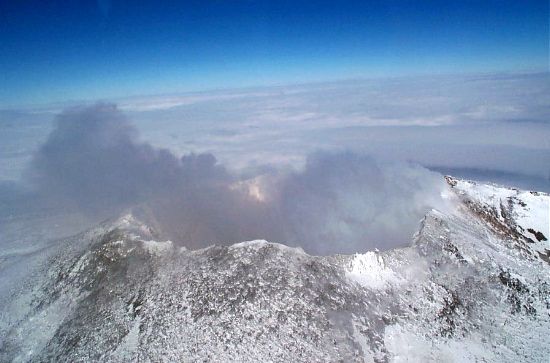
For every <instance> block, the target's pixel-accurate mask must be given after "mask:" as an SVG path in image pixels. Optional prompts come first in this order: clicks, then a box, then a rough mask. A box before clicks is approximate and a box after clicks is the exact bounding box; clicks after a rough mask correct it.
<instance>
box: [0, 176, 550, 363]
mask: <svg viewBox="0 0 550 363" xmlns="http://www.w3.org/2000/svg"><path fill="white" fill-rule="evenodd" d="M459 187H460V185H458V186H457V184H456V183H455V184H454V185H453V190H457V188H459ZM459 196H460V197H461V198H465V197H467V195H465V194H460V193H459ZM541 197H547V196H545V195H541ZM468 201H469V202H468V203H465V204H462V205H460V206H459V207H457V210H456V211H454V212H453V213H450V214H443V213H440V212H437V211H432V212H430V213H428V214H427V215H426V217H425V218H424V219H423V221H422V222H421V224H420V227H419V231H418V233H417V234H416V236H415V238H414V242H413V243H412V244H411V246H410V247H406V248H402V249H395V250H390V251H385V252H368V253H365V254H358V255H350V256H344V255H336V256H328V257H319V256H310V255H308V254H306V253H304V252H303V251H302V250H301V249H299V248H290V247H286V246H284V245H281V244H273V243H268V242H265V241H252V242H243V243H238V244H235V245H232V246H212V247H209V248H205V249H200V250H195V251H189V250H186V249H184V248H180V247H178V246H177V244H174V243H171V242H170V241H166V242H158V241H155V240H154V238H155V231H154V230H152V229H151V228H149V227H148V226H146V225H145V224H144V223H142V222H140V221H138V220H137V219H136V218H134V217H133V216H131V215H128V216H125V217H123V218H121V219H119V220H117V221H114V222H107V223H105V224H103V225H100V226H98V227H97V228H95V229H93V230H90V231H88V232H86V233H83V234H81V235H78V236H75V237H73V238H71V239H69V240H65V241H61V242H60V243H59V244H58V245H57V246H56V247H55V250H52V252H51V256H52V257H51V258H50V259H49V261H48V263H47V264H45V265H44V266H43V267H42V269H40V270H39V271H37V273H36V274H35V275H34V278H33V279H32V281H31V282H30V283H29V286H30V287H31V288H30V289H29V288H27V287H26V288H25V289H24V290H22V291H20V292H18V293H17V294H16V295H15V298H14V301H13V302H12V306H10V307H5V308H4V310H3V316H8V315H9V316H10V319H11V320H10V324H2V325H3V328H2V335H3V339H2V342H1V343H0V361H36V362H38V361H58V362H78V361H109V362H119V361H205V360H206V361H235V360H237V361H280V362H282V361H293V362H301V361H303V362H312V361H346V362H348V361H349V362H353V361H356V362H364V361H367V362H369V361H376V362H386V361H394V360H398V359H399V358H409V359H411V360H413V361H430V360H431V361H442V360H443V361H445V360H447V361H448V360H449V359H455V358H456V359H458V358H461V359H466V360H475V359H486V360H491V361H510V360H513V359H521V360H528V361H543V359H544V357H545V356H547V355H548V354H550V351H549V350H548V347H549V346H550V345H549V344H548V343H549V342H548V339H549V338H548V334H546V333H547V332H548V329H550V318H549V312H550V287H549V286H548V283H547V281H548V277H549V273H550V270H549V266H548V264H546V263H545V262H543V261H542V260H541V259H540V258H539V257H538V255H537V253H535V252H533V251H532V250H531V249H532V248H539V247H540V246H535V245H534V244H532V243H527V242H525V241H524V240H523V239H521V238H520V237H518V236H517V235H516V234H509V235H506V234H505V233H503V232H502V230H497V229H496V228H495V227H494V226H493V225H491V224H490V223H488V222H487V220H486V219H485V218H480V216H479V215H480V212H479V211H480V210H485V209H484V208H489V206H488V205H483V204H481V201H480V200H479V199H475V198H468ZM472 203H476V205H477V209H472ZM518 205H520V204H518ZM526 205H528V204H526ZM520 206H521V205H520ZM521 207H522V208H523V206H521ZM510 208H512V210H510V211H509V212H510V216H512V217H513V216H514V215H515V214H514V213H515V212H514V209H513V208H514V207H513V206H512V207H510ZM512 220H513V218H512V219H510V218H508V219H507V220H505V219H502V221H504V222H502V223H511V222H510V221H512ZM506 221H508V222H506ZM499 223H500V222H499ZM514 223H515V222H514ZM518 223H519V222H518ZM516 224H517V223H516ZM508 227H509V228H512V227H513V226H508ZM518 243H521V246H522V248H521V249H518V248H517V246H518ZM540 243H544V242H540ZM504 347H506V348H505V349H504Z"/></svg>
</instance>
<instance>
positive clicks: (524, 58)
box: [0, 0, 549, 108]
mask: <svg viewBox="0 0 550 363" xmlns="http://www.w3.org/2000/svg"><path fill="white" fill-rule="evenodd" d="M548 24H549V13H548V0H544V1H527V0H526V1H443V0H439V1H358V2H353V1H327V2H325V1H298V0H294V1H204V0H203V1H174V2H171V1H158V0H157V1H125V2H123V1H116V0H113V1H107V0H101V1H47V0H43V1H35V2H33V1H7V0H1V1H0V69H1V72H0V83H1V84H2V86H1V87H0V108H7V107H14V106H17V105H24V104H38V103H49V102H63V101H67V100H75V99H98V98H99V99H108V98H112V97H125V96H132V95H142V94H154V93H172V92H181V91H194V90H205V89H216V88H230V87H243V86H260V85H272V84H285V83H298V82H309V81H323V80H332V79H339V78H353V77H379V76H382V77H384V76H394V75H399V76H401V75H416V74H426V73H457V72H458V73H467V72H501V71H510V72H516V71H547V70H548V47H549V40H548Z"/></svg>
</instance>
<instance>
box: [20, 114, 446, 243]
mask: <svg viewBox="0 0 550 363" xmlns="http://www.w3.org/2000/svg"><path fill="white" fill-rule="evenodd" d="M27 175H28V177H29V180H31V182H32V184H33V185H34V186H35V187H36V188H37V189H38V191H39V193H40V194H42V195H44V196H45V197H46V199H47V200H48V201H49V203H51V204H52V205H53V204H55V205H57V206H60V207H63V208H69V209H72V210H76V211H80V212H83V213H86V214H89V215H94V216H98V217H108V216H114V215H116V214H118V213H120V212H122V211H123V210H125V209H128V208H133V209H134V210H136V211H140V212H141V213H142V214H144V215H147V216H149V217H148V218H149V222H150V223H154V224H155V225H156V227H157V228H158V229H159V230H160V232H161V233H162V234H163V237H165V238H170V239H172V240H174V241H175V242H178V243H181V244H183V245H185V246H187V247H190V248H199V247H205V246H208V245H211V244H213V243H217V244H224V243H234V242H239V241H243V240H250V239H257V238H263V239H267V240H270V241H274V242H282V243H285V244H290V245H296V246H301V247H303V248H304V249H305V250H306V251H307V252H310V253H313V254H329V253H352V252H357V251H366V250H370V249H373V248H379V249H388V248H392V247H396V246H400V245H405V244H408V243H410V240H411V236H412V235H413V233H414V231H415V230H416V229H417V227H418V223H419V221H420V219H421V218H422V217H423V215H424V214H425V212H426V211H427V210H429V209H430V208H440V209H441V208H446V203H447V202H446V201H445V200H444V199H443V198H441V193H442V192H444V190H445V188H446V186H445V184H444V181H443V179H442V177H441V175H439V174H436V173H433V172H430V171H428V170H426V169H424V168H421V167H419V166H415V165H410V164H401V163H379V162H376V161H375V160H373V159H371V158H369V157H365V156H361V155H357V154H352V153H336V154H335V153H316V154H312V155H310V156H309V157H308V158H307V161H306V164H305V167H304V168H303V170H299V171H293V172H282V171H272V172H268V173H264V174H261V175H256V176H255V177H253V178H250V176H248V177H247V178H246V179H244V178H243V177H241V176H239V175H235V174H234V173H230V172H229V171H228V169H226V168H225V167H224V166H222V165H219V164H218V163H217V161H216V158H215V157H214V156H213V155H212V154H208V153H206V154H188V155H184V156H183V157H181V158H178V157H176V156H175V155H174V154H173V153H172V152H170V151H169V150H166V149H159V148H155V147H152V146H151V145H149V144H147V143H143V142H140V141H139V140H138V135H137V131H136V130H135V129H134V128H133V127H132V126H131V125H130V124H129V122H128V120H127V119H126V118H125V117H124V115H123V114H122V113H121V112H120V111H118V110H117V108H116V106H114V105H111V104H97V105H94V106H91V107H87V108H75V109H70V110H67V111H65V112H63V113H62V114H60V115H59V116H58V117H57V124H56V128H55V130H54V131H53V132H52V133H51V134H50V136H49V138H48V140H47V141H46V143H45V144H44V145H43V146H42V147H41V148H40V150H39V151H38V152H37V153H36V155H35V157H34V160H33V162H32V166H31V168H30V169H29V171H28V174H27Z"/></svg>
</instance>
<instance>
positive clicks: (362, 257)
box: [346, 251, 401, 289]
mask: <svg viewBox="0 0 550 363" xmlns="http://www.w3.org/2000/svg"><path fill="white" fill-rule="evenodd" d="M346 274H347V276H348V278H349V279H351V280H353V281H355V282H357V283H359V284H360V285H362V286H365V287H369V288H372V289H383V288H385V287H387V286H388V285H392V284H399V283H400V282H401V279H400V278H399V276H398V275H397V274H396V273H395V272H394V271H393V270H392V269H391V268H389V267H387V266H386V264H385V263H384V259H383V258H382V256H380V255H379V254H378V252H375V251H374V252H373V251H371V252H367V253H363V254H355V255H354V257H353V260H352V261H351V264H350V267H349V270H348V271H347V273H346Z"/></svg>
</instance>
